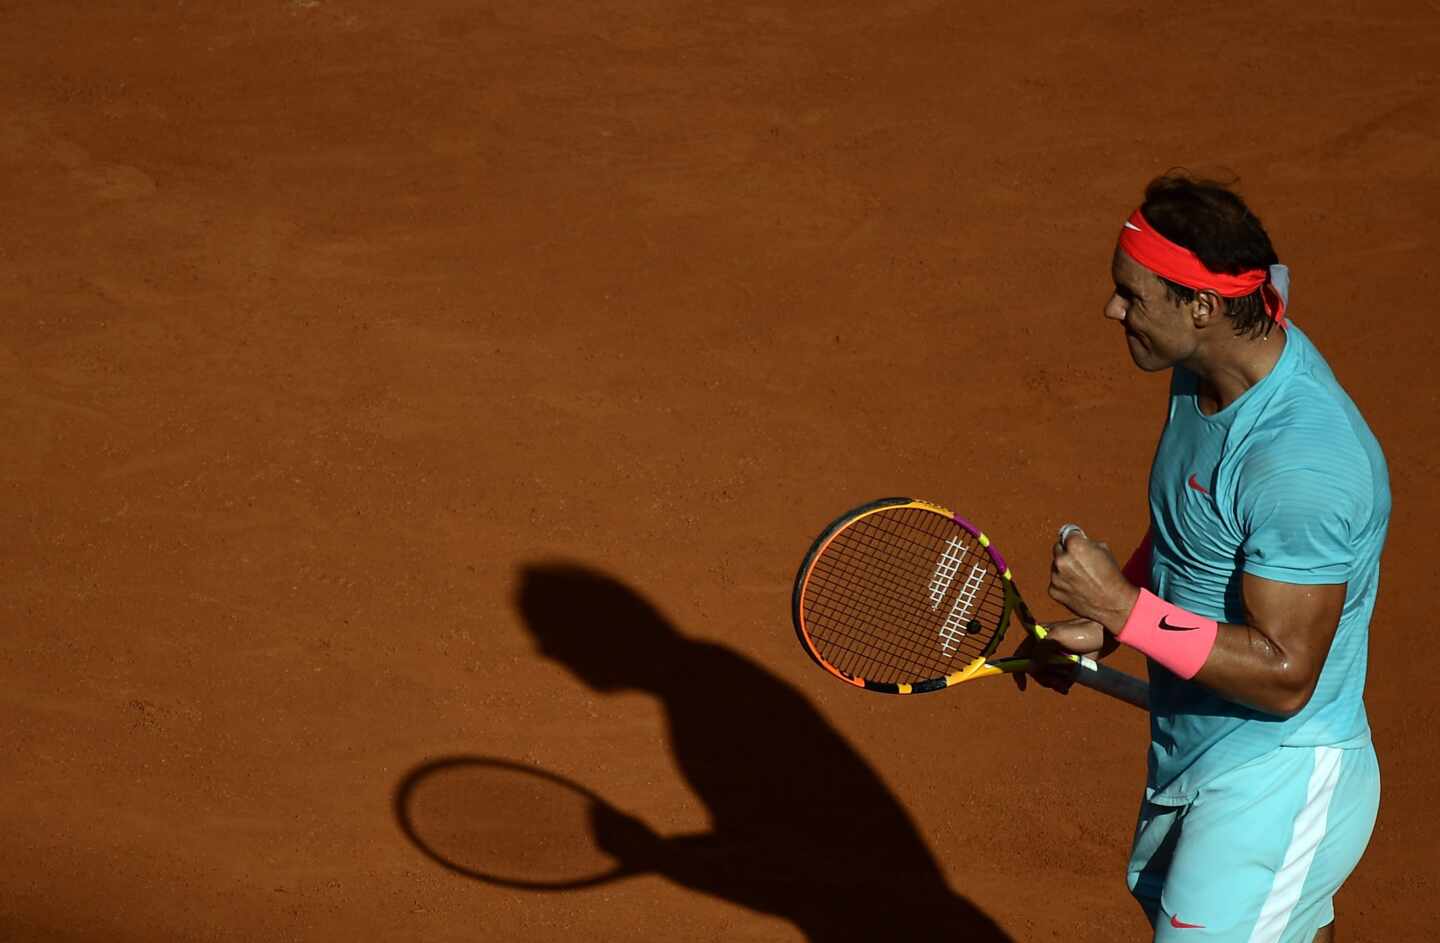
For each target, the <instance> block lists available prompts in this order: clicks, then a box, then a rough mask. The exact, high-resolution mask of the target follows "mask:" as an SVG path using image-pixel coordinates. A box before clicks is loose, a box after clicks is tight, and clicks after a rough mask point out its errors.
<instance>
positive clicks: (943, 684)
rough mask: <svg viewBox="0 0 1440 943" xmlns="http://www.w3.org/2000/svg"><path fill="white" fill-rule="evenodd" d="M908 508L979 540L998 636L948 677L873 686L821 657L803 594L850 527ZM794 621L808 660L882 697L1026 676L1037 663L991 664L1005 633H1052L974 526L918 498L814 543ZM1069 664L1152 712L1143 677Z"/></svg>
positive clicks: (881, 502)
mask: <svg viewBox="0 0 1440 943" xmlns="http://www.w3.org/2000/svg"><path fill="white" fill-rule="evenodd" d="M904 508H915V509H918V510H924V511H929V512H931V513H934V514H939V515H942V516H943V517H946V518H949V519H950V520H951V521H954V522H955V524H957V525H958V526H959V527H960V528H961V529H962V530H964V531H966V532H968V533H969V534H970V535H971V536H972V537H974V538H975V540H976V542H977V543H979V544H980V546H981V547H982V548H983V549H984V550H985V552H986V553H987V554H988V555H989V557H990V561H991V562H992V563H993V564H994V566H995V570H996V572H997V573H998V574H999V578H1000V580H1001V582H1002V589H1003V592H1004V601H1003V603H1002V606H1001V613H1000V620H999V626H998V627H997V628H996V630H995V634H994V635H992V636H991V637H990V640H989V641H988V642H987V643H986V644H985V647H984V649H983V650H982V651H981V653H980V654H979V655H978V656H976V657H975V658H974V659H973V660H972V661H971V662H970V663H969V664H966V665H965V666H963V667H961V668H960V669H959V670H957V671H953V672H951V673H949V674H946V675H940V676H938V677H934V678H926V679H922V680H917V681H913V682H908V683H906V682H887V681H875V680H873V679H870V678H862V677H859V676H857V675H853V674H851V673H849V672H847V671H845V670H843V669H841V668H837V667H836V666H834V665H832V664H830V663H829V662H828V661H826V660H825V659H824V658H823V657H821V655H820V652H819V650H818V649H817V648H816V645H815V641H814V639H812V638H811V636H810V632H809V630H808V629H807V628H806V627H805V612H804V601H805V590H806V589H807V588H808V587H809V584H810V576H811V574H812V573H813V565H814V563H815V561H816V560H817V559H818V558H819V557H820V556H821V554H823V553H824V552H825V550H826V548H828V547H829V546H830V543H831V542H832V541H833V540H835V538H836V537H838V536H839V535H840V534H841V532H843V531H845V530H847V529H848V528H849V527H850V526H851V525H853V524H855V523H856V522H858V521H860V520H863V519H864V518H866V517H869V516H871V515H872V514H878V513H881V512H882V511H893V510H901V509H904ZM790 610H791V618H792V621H793V622H794V625H795V633H796V635H798V636H799V638H800V644H801V645H802V646H803V647H804V648H805V651H806V653H807V654H809V656H810V658H811V659H812V660H813V661H814V662H815V663H816V664H818V665H819V666H820V667H821V668H824V669H825V670H826V671H827V672H829V673H830V674H831V675H833V676H835V677H836V678H839V679H840V680H841V681H844V682H845V683H847V684H852V685H854V686H855V687H858V688H864V689H865V690H867V691H875V692H878V693H880V694H925V693H928V692H930V691H943V690H945V689H946V688H949V687H953V686H954V685H957V684H962V683H964V682H966V681H974V680H976V679H977V678H990V677H994V676H996V675H1001V674H1012V673H1014V672H1017V671H1028V670H1030V669H1031V668H1033V667H1034V662H1033V661H1032V660H1031V659H1029V658H1013V657H1012V658H998V659H994V660H992V659H991V657H990V656H992V655H994V654H995V651H996V650H997V649H998V648H999V647H1000V643H1001V642H1002V641H1004V638H1005V632H1006V630H1007V629H1008V628H1009V626H1010V619H1011V617H1012V616H1017V617H1018V618H1019V619H1020V624H1021V625H1022V626H1023V627H1024V629H1025V631H1026V632H1027V633H1028V634H1030V635H1031V636H1032V637H1033V638H1036V639H1043V638H1045V636H1046V635H1047V634H1048V633H1047V630H1046V628H1045V627H1044V626H1043V625H1040V624H1039V623H1037V622H1036V621H1035V617H1034V616H1033V615H1031V613H1030V607H1029V606H1027V605H1026V604H1025V600H1024V598H1023V597H1022V596H1021V595H1020V590H1019V588H1018V587H1017V586H1016V585H1015V580H1014V578H1013V576H1012V575H1011V573H1010V566H1009V564H1008V563H1006V562H1005V557H1004V556H1003V555H1001V553H1000V551H999V550H997V549H996V548H995V546H994V545H993V544H992V543H991V541H990V538H989V537H988V536H987V535H986V534H985V533H984V531H982V530H980V528H978V527H976V526H975V525H974V524H972V523H970V522H969V521H968V520H966V519H965V518H963V517H961V516H960V515H958V514H956V513H955V512H953V511H951V510H950V509H949V508H946V507H943V506H941V505H939V504H935V503H932V502H930V501H923V500H920V499H918V498H880V499H878V500H876V501H871V502H869V503H868V504H863V505H861V506H860V507H857V508H853V509H851V510H849V511H846V512H845V513H844V514H842V515H840V516H839V517H838V518H836V519H835V520H834V521H832V522H831V523H830V525H829V526H828V527H826V528H825V529H824V530H823V531H821V532H820V536H819V537H817V538H815V542H814V543H813V544H811V546H810V550H809V552H808V553H806V554H805V557H804V559H802V560H801V561H800V569H799V571H798V572H797V573H796V575H795V588H794V591H793V593H792V595H791V601H790ZM1066 662H1070V663H1073V664H1075V665H1076V673H1075V682H1076V683H1077V684H1081V685H1084V686H1085V687H1089V688H1093V689H1094V690H1097V691H1100V692H1101V693H1103V694H1109V695H1110V696H1112V697H1115V698H1118V699H1119V700H1122V701H1125V702H1127V703H1129V704H1133V705H1135V706H1136V707H1141V708H1148V706H1149V685H1147V684H1146V683H1145V682H1144V681H1141V680H1140V679H1139V678H1136V677H1133V676H1131V675H1128V674H1125V673H1124V672H1122V671H1116V670H1115V669H1113V668H1109V667H1107V666H1105V665H1102V664H1100V663H1098V662H1096V661H1095V660H1094V659H1091V658H1086V657H1084V656H1079V655H1068V656H1063V657H1059V658H1056V659H1055V662H1054V663H1055V664H1065V663H1066Z"/></svg>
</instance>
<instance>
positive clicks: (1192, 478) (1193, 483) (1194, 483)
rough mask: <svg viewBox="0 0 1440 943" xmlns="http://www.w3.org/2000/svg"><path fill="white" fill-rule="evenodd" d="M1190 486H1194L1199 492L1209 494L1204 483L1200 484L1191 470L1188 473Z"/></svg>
mask: <svg viewBox="0 0 1440 943" xmlns="http://www.w3.org/2000/svg"><path fill="white" fill-rule="evenodd" d="M1190 487H1192V488H1194V489H1195V490H1196V491H1198V492H1200V493H1201V494H1209V493H1210V491H1209V489H1207V488H1206V487H1205V486H1204V485H1202V484H1200V479H1199V478H1196V477H1195V473H1194V472H1191V473H1190Z"/></svg>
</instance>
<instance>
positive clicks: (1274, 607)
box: [1050, 534, 1346, 717]
mask: <svg viewBox="0 0 1440 943" xmlns="http://www.w3.org/2000/svg"><path fill="white" fill-rule="evenodd" d="M1242 581H1243V582H1242V592H1243V596H1244V601H1245V623H1244V624H1234V623H1222V624H1220V625H1219V626H1218V627H1217V632H1216V634H1215V640H1214V644H1213V646H1212V647H1211V649H1210V651H1209V653H1208V655H1207V656H1206V657H1205V659H1204V662H1203V664H1202V665H1201V667H1200V669H1199V671H1198V672H1197V673H1196V674H1195V675H1194V676H1193V679H1192V680H1194V681H1196V682H1198V683H1199V684H1203V685H1205V686H1206V687H1208V688H1210V689H1211V690H1213V691H1215V692H1216V693H1218V694H1220V695H1222V696H1223V697H1225V698H1226V699H1228V700H1232V701H1235V702H1237V703H1240V704H1244V705H1246V706H1248V707H1253V708H1255V709H1256V710H1261V711H1264V712H1265V713H1268V714H1275V715H1277V716H1281V717H1289V716H1292V715H1294V714H1295V713H1297V712H1299V711H1300V710H1301V709H1302V708H1304V706H1305V705H1306V703H1308V702H1309V700H1310V695H1311V694H1312V693H1313V692H1314V690H1315V684H1316V682H1317V681H1318V680H1319V678H1320V670H1321V668H1322V667H1323V666H1324V664H1325V655H1326V653H1327V652H1328V651H1329V650H1330V643H1331V641H1332V640H1333V638H1334V636H1335V630H1336V628H1337V627H1338V626H1339V624H1340V615H1341V612H1342V610H1343V608H1344V605H1345V589H1346V587H1345V584H1344V583H1339V584H1320V585H1302V584H1296V583H1283V582H1278V581H1275V580H1268V579H1263V578H1261V577H1258V576H1253V575H1251V574H1248V573H1247V574H1244V575H1243V576H1242ZM1050 595H1051V597H1052V598H1053V599H1055V601H1056V602H1059V603H1060V604H1061V605H1063V606H1065V607H1066V608H1067V609H1070V610H1071V611H1072V612H1074V613H1076V614H1077V615H1079V616H1081V617H1083V618H1087V619H1091V620H1094V621H1095V622H1098V623H1100V624H1101V625H1103V626H1104V627H1105V629H1106V631H1107V633H1109V634H1110V635H1111V636H1119V635H1120V633H1121V631H1122V629H1123V628H1124V627H1125V625H1126V622H1127V620H1128V619H1129V618H1130V615H1131V613H1132V612H1133V610H1134V608H1135V606H1136V604H1137V601H1138V599H1139V597H1140V588H1139V587H1137V586H1135V585H1134V584H1133V583H1131V582H1130V581H1129V580H1127V579H1126V578H1125V576H1124V575H1123V574H1122V572H1121V570H1120V567H1119V565H1118V564H1117V563H1116V562H1115V558H1114V557H1113V556H1112V555H1111V553H1110V550H1109V548H1108V547H1106V546H1105V545H1104V544H1103V543H1100V542H1098V541H1093V540H1090V539H1089V538H1087V537H1084V536H1081V535H1078V534H1076V535H1073V536H1071V537H1070V538H1069V539H1068V540H1067V541H1066V542H1065V543H1064V544H1063V545H1062V544H1059V543H1057V544H1056V545H1055V548H1054V560H1053V565H1052V568H1051V576H1050ZM1191 628H1192V627H1190V626H1186V625H1183V624H1179V625H1174V626H1167V627H1166V628H1165V631H1171V632H1185V631H1189V630H1191ZM1050 637H1051V638H1052V639H1054V640H1055V641H1056V643H1057V644H1059V645H1060V646H1062V647H1064V648H1066V649H1067V650H1080V649H1082V648H1093V646H1094V643H1095V639H1094V632H1093V629H1089V628H1087V627H1085V626H1083V625H1081V626H1076V627H1075V628H1073V629H1071V628H1067V625H1066V624H1057V625H1056V626H1053V627H1052V629H1051V634H1050Z"/></svg>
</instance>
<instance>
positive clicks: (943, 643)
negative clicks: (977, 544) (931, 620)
mask: <svg viewBox="0 0 1440 943" xmlns="http://www.w3.org/2000/svg"><path fill="white" fill-rule="evenodd" d="M985 572H986V570H985V564H983V563H977V564H975V565H974V566H972V567H971V568H970V575H969V576H967V577H965V583H964V585H963V586H961V587H960V594H959V595H958V596H956V597H955V605H953V606H951V607H950V614H949V615H947V616H946V617H945V624H944V625H942V626H941V627H940V650H941V652H942V653H943V654H944V655H945V657H946V658H949V657H950V652H951V650H953V649H954V648H955V646H957V645H959V644H960V639H961V638H963V637H964V636H965V635H967V634H969V633H967V632H966V631H965V624H966V623H967V622H968V621H969V620H970V613H971V612H972V611H974V609H975V599H976V597H977V596H978V595H979V594H980V584H981V583H982V582H984V581H985Z"/></svg>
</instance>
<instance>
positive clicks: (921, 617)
mask: <svg viewBox="0 0 1440 943" xmlns="http://www.w3.org/2000/svg"><path fill="white" fill-rule="evenodd" d="M803 616H804V621H805V626H806V630H807V632H808V633H809V635H810V637H811V639H812V641H813V642H814V644H815V647H816V649H817V653H818V654H819V655H820V656H821V658H822V659H823V660H825V661H827V662H828V663H830V664H831V665H832V666H834V667H835V668H837V669H839V670H841V671H843V672H846V673H847V674H850V675H852V676H855V677H863V678H867V679H869V680H873V681H881V682H889V683H914V682H917V681H923V680H929V679H931V678H936V677H942V676H944V675H947V674H950V673H952V672H954V671H957V670H959V669H960V668H962V667H964V666H965V665H967V664H969V663H970V662H971V661H973V660H974V659H975V658H977V657H979V656H980V655H982V654H983V653H984V651H985V649H986V648H987V646H988V645H989V642H990V640H991V639H992V638H993V637H994V635H995V632H996V630H997V629H998V628H999V627H1000V623H1001V620H1002V619H1003V618H1004V616H1005V592H1004V587H1003V580H1002V579H1001V578H1000V576H999V574H998V573H997V572H996V569H995V566H994V564H993V562H992V561H991V558H990V556H989V554H988V553H987V552H986V551H985V550H984V548H983V547H981V546H980V543H979V541H978V540H977V539H976V538H975V536H974V535H973V534H971V533H970V532H969V531H968V530H966V529H964V528H962V527H961V526H959V525H958V524H956V523H955V522H954V521H953V520H951V519H950V518H948V517H945V516H942V515H940V514H937V513H935V512H932V511H927V510H924V509H921V508H903V509H896V510H889V511H882V512H878V513H874V514H870V515H867V516H866V517H863V518H861V519H859V520H858V521H856V522H854V523H852V524H851V525H849V526H848V527H847V528H846V529H844V530H842V531H841V532H840V533H839V534H837V535H836V536H835V537H834V538H833V539H832V540H831V541H830V542H829V544H828V545H827V546H826V548H825V550H824V551H823V552H822V553H821V555H820V557H819V558H818V559H817V560H815V561H814V562H813V563H812V566H811V573H810V578H809V581H808V584H807V587H806V592H805V598H804V604H803Z"/></svg>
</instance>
